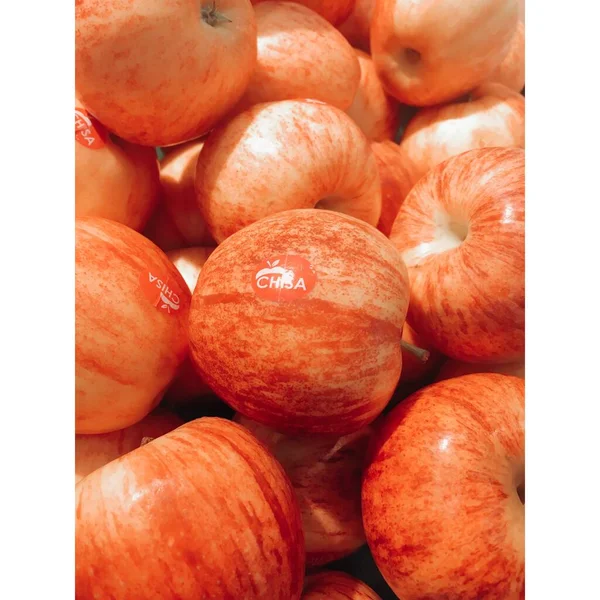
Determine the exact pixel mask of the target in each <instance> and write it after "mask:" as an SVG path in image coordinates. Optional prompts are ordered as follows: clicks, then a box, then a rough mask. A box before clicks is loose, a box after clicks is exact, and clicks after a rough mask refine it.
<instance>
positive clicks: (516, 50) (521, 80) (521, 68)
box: [489, 20, 525, 92]
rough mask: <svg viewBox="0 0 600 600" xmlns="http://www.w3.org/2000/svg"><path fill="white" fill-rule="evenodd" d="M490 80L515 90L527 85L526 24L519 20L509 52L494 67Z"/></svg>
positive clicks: (517, 90)
mask: <svg viewBox="0 0 600 600" xmlns="http://www.w3.org/2000/svg"><path fill="white" fill-rule="evenodd" d="M489 81H495V82H498V83H502V84H503V85H505V86H507V87H508V88H510V89H511V90H514V91H515V92H520V91H521V90H522V89H523V88H524V87H525V25H524V23H523V21H521V20H519V22H518V23H517V28H516V30H515V33H514V35H513V38H512V40H511V43H510V49H509V51H508V54H507V55H506V56H505V57H504V60H503V61H502V62H501V63H500V64H499V65H498V66H497V67H496V68H495V69H494V71H493V73H492V74H491V75H490V77H489Z"/></svg>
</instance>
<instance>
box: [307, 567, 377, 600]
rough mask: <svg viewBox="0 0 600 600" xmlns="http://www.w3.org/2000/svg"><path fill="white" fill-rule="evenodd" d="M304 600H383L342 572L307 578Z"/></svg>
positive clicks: (364, 585) (366, 586)
mask: <svg viewBox="0 0 600 600" xmlns="http://www.w3.org/2000/svg"><path fill="white" fill-rule="evenodd" d="M302 600H381V598H380V597H379V596H378V595H377V594H376V593H375V592H374V591H373V590H372V589H371V588H370V587H369V586H368V585H367V584H366V583H363V582H362V581H360V580H358V579H355V578H354V577H351V576H350V575H347V574H346V573H342V572H340V571H324V572H322V573H318V574H316V575H310V576H309V577H307V578H306V584H305V585H304V594H303V595H302Z"/></svg>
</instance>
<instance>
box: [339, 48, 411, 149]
mask: <svg viewBox="0 0 600 600" xmlns="http://www.w3.org/2000/svg"><path fill="white" fill-rule="evenodd" d="M354 52H355V53H356V56H357V58H358V63H359V65H360V84H359V86H358V89H357V91H356V94H355V95H354V100H353V101H352V105H351V106H350V107H349V108H348V110H347V111H346V112H347V113H348V115H350V116H351V117H352V118H353V119H354V121H356V123H357V125H358V126H359V127H360V128H361V129H362V131H363V133H364V134H365V135H366V136H367V137H368V138H369V139H370V140H376V141H383V140H392V139H394V137H395V135H396V132H397V131H398V127H399V125H400V110H401V107H400V104H399V103H398V102H397V101H396V100H395V99H393V98H391V97H390V96H388V95H387V94H386V93H385V90H384V89H383V86H382V85H381V81H379V77H378V76H377V71H376V70H375V65H374V64H373V60H372V59H371V57H370V56H369V55H368V54H367V53H366V52H363V51H362V50H356V49H355V50H354Z"/></svg>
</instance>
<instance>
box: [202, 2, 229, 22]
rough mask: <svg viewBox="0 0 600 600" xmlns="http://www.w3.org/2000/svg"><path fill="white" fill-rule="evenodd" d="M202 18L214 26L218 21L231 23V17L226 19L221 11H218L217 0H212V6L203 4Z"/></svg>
mask: <svg viewBox="0 0 600 600" xmlns="http://www.w3.org/2000/svg"><path fill="white" fill-rule="evenodd" d="M202 20H203V21H204V22H205V23H207V24H208V25H210V26H211V27H215V26H216V25H218V24H219V23H231V22H232V21H231V19H228V18H227V17H226V16H225V15H224V14H223V13H220V12H219V11H218V10H217V1H216V0H213V3H212V6H203V7H202Z"/></svg>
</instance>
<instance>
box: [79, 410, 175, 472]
mask: <svg viewBox="0 0 600 600" xmlns="http://www.w3.org/2000/svg"><path fill="white" fill-rule="evenodd" d="M180 425H183V421H182V420H181V419H180V418H179V417H177V416H176V415H174V414H173V413H170V412H167V411H165V410H161V409H160V408H158V409H156V410H155V411H153V412H151V413H150V414H149V415H148V416H146V417H144V418H143V419H142V420H141V421H138V422H137V423H135V424H134V425H131V426H129V427H126V428H125V429H120V430H119V431H111V432H110V433H96V434H91V435H85V434H80V435H76V436H75V483H79V481H81V480H82V479H83V478H84V477H86V476H87V475H89V474H90V473H92V472H94V471H96V470H97V469H100V468H101V467H103V466H104V465H106V464H108V463H109V462H110V461H112V460H116V459H117V458H119V457H120V456H123V455H124V454H127V453H128V452H131V451H132V450H135V449H136V448H139V447H140V445H142V444H143V443H144V442H145V440H147V439H148V438H157V437H159V436H161V435H164V434H165V433H168V432H169V431H173V429H176V428H177V427H179V426H180Z"/></svg>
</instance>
